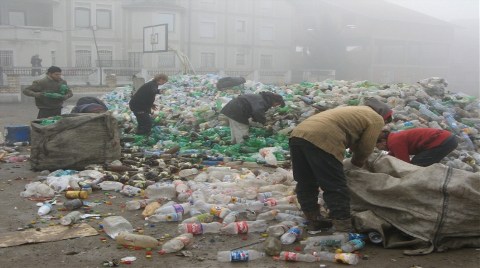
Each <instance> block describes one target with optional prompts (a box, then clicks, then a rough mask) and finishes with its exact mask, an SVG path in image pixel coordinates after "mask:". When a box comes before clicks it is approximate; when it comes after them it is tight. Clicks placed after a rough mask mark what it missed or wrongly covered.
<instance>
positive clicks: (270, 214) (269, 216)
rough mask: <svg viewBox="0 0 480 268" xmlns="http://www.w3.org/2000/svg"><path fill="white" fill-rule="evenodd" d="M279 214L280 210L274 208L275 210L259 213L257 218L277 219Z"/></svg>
mask: <svg viewBox="0 0 480 268" xmlns="http://www.w3.org/2000/svg"><path fill="white" fill-rule="evenodd" d="M277 214H278V210H276V209H273V210H270V211H267V212H263V213H260V214H258V216H257V220H266V221H271V220H274V219H275V216H277Z"/></svg>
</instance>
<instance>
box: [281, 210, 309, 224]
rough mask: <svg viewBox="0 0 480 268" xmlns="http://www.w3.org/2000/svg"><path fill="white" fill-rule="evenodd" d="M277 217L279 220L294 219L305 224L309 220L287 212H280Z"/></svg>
mask: <svg viewBox="0 0 480 268" xmlns="http://www.w3.org/2000/svg"><path fill="white" fill-rule="evenodd" d="M275 219H276V220H277V221H294V222H297V223H299V224H304V223H305V222H306V221H307V220H306V219H305V218H303V217H299V216H295V215H291V214H287V213H278V214H277V216H275Z"/></svg>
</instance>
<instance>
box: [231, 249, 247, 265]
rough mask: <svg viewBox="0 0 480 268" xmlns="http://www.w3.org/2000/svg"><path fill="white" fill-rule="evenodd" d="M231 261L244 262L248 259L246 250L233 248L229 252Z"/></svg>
mask: <svg viewBox="0 0 480 268" xmlns="http://www.w3.org/2000/svg"><path fill="white" fill-rule="evenodd" d="M230 258H231V261H232V262H246V261H248V250H235V251H232V252H231V253H230Z"/></svg>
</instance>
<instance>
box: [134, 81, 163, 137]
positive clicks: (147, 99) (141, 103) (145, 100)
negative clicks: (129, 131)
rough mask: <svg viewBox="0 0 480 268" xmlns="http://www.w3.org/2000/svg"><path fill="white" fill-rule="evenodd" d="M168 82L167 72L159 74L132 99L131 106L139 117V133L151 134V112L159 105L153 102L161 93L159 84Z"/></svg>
mask: <svg viewBox="0 0 480 268" xmlns="http://www.w3.org/2000/svg"><path fill="white" fill-rule="evenodd" d="M166 82H168V76H167V75H165V74H157V75H155V77H153V80H152V81H150V82H147V83H145V84H143V86H141V87H140V88H139V89H138V90H137V91H136V92H135V94H133V96H132V98H131V99H130V102H129V103H128V104H129V107H130V110H132V112H133V114H134V115H135V117H136V118H137V123H138V125H137V132H136V133H137V134H138V135H149V134H150V131H151V130H152V119H151V118H150V114H151V113H152V110H156V109H157V107H156V106H155V104H153V102H154V101H155V96H156V95H157V94H159V93H160V91H159V89H158V86H160V85H163V84H165V83H166Z"/></svg>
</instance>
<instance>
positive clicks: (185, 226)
mask: <svg viewBox="0 0 480 268" xmlns="http://www.w3.org/2000/svg"><path fill="white" fill-rule="evenodd" d="M222 227H223V224H221V223H219V222H210V223H182V224H179V225H178V232H179V233H181V234H184V233H191V234H194V235H197V234H216V233H219V232H220V229H221V228H222Z"/></svg>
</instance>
